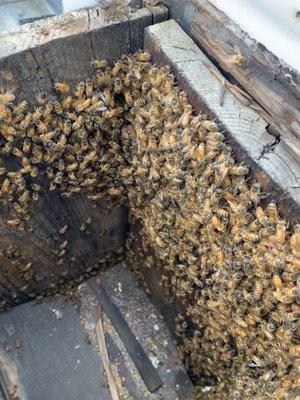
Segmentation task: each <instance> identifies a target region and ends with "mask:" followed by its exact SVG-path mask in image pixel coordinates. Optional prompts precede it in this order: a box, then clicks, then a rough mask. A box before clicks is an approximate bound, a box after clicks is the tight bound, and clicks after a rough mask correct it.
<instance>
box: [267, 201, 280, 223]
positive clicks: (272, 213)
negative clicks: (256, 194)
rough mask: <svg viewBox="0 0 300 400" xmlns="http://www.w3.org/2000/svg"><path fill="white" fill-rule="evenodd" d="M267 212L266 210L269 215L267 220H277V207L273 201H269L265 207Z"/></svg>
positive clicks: (273, 221)
mask: <svg viewBox="0 0 300 400" xmlns="http://www.w3.org/2000/svg"><path fill="white" fill-rule="evenodd" d="M267 212H268V216H269V220H270V221H271V222H272V223H275V222H277V219H278V213H277V207H276V204H275V203H270V204H269V205H268V207H267Z"/></svg>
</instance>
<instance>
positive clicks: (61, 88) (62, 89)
mask: <svg viewBox="0 0 300 400" xmlns="http://www.w3.org/2000/svg"><path fill="white" fill-rule="evenodd" d="M54 88H55V90H56V91H57V92H59V93H62V94H65V93H68V91H69V90H70V87H69V85H67V84H66V83H65V82H57V83H55V84H54Z"/></svg>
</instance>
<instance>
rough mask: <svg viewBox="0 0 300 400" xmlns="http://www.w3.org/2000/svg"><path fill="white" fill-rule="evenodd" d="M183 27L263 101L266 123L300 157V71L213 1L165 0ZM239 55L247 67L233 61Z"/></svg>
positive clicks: (241, 83)
mask: <svg viewBox="0 0 300 400" xmlns="http://www.w3.org/2000/svg"><path fill="white" fill-rule="evenodd" d="M162 3H164V4H166V5H167V6H168V7H169V10H170V16H171V18H174V19H175V20H176V21H177V22H178V23H179V24H180V25H181V27H182V28H183V29H184V30H185V31H186V32H187V33H188V34H189V35H190V36H191V37H192V38H193V39H194V40H195V41H196V43H197V44H198V45H199V46H200V47H201V49H202V50H203V51H204V52H205V53H206V54H207V55H208V56H209V57H210V58H211V60H213V61H214V63H216V64H217V65H218V66H219V67H220V68H221V69H222V70H223V71H225V72H226V73H227V74H228V77H230V79H232V78H233V80H236V81H237V82H238V83H239V84H240V85H242V87H243V88H244V89H245V90H246V91H247V92H248V93H249V94H250V95H251V96H252V97H253V99H254V100H255V101H256V102H257V103H258V104H259V105H260V110H259V109H258V111H259V112H261V113H262V114H263V116H264V118H265V119H266V121H267V122H268V123H269V124H270V125H271V126H272V128H273V130H275V131H277V132H278V134H279V135H280V136H281V140H282V141H284V142H285V143H286V149H287V151H288V152H289V153H290V154H291V155H292V156H293V157H294V158H296V159H297V160H299V156H300V144H299V143H300V142H299V138H300V102H299V99H300V74H299V72H296V71H294V70H292V69H291V68H290V67H289V66H288V65H286V64H284V62H282V61H280V60H279V59H278V58H277V57H276V56H274V55H273V54H272V53H271V52H269V51H268V50H267V49H266V48H265V47H264V46H263V45H261V44H260V43H257V41H255V40H253V39H252V38H250V37H249V35H248V34H247V33H246V32H244V31H243V30H242V29H241V28H240V27H239V26H238V25H237V24H236V23H235V22H233V21H232V20H231V19H230V18H228V17H227V16H226V14H224V13H223V12H222V11H220V10H219V9H217V8H216V7H215V6H214V5H213V2H211V1H209V0H187V1H182V0H163V1H162ZM237 48H238V49H239V51H240V53H241V54H242V55H243V56H245V57H246V58H247V65H246V66H245V67H243V66H240V65H238V64H235V63H233V62H232V56H233V55H234V54H236V53H237Z"/></svg>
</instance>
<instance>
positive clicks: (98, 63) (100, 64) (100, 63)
mask: <svg viewBox="0 0 300 400" xmlns="http://www.w3.org/2000/svg"><path fill="white" fill-rule="evenodd" d="M107 65H108V63H107V61H106V60H92V61H91V66H92V68H96V69H105V68H107Z"/></svg>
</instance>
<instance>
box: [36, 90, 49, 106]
mask: <svg viewBox="0 0 300 400" xmlns="http://www.w3.org/2000/svg"><path fill="white" fill-rule="evenodd" d="M36 100H37V103H38V104H39V105H41V106H42V105H44V104H45V103H46V102H47V93H46V92H43V91H42V92H39V93H38V94H37V95H36Z"/></svg>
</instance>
